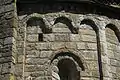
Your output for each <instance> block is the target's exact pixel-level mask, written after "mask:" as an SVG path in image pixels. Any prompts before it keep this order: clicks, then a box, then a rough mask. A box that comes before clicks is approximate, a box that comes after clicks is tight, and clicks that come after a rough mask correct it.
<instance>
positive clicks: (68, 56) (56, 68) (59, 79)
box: [51, 52, 85, 80]
mask: <svg viewBox="0 0 120 80" xmlns="http://www.w3.org/2000/svg"><path fill="white" fill-rule="evenodd" d="M51 69H52V80H80V77H81V76H80V71H84V70H85V68H84V65H83V62H82V61H81V59H80V58H79V57H78V56H76V55H74V54H72V53H68V52H62V53H59V54H57V55H56V56H55V57H54V58H53V60H52V62H51Z"/></svg>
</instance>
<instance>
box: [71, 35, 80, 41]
mask: <svg viewBox="0 0 120 80" xmlns="http://www.w3.org/2000/svg"><path fill="white" fill-rule="evenodd" d="M70 41H77V42H78V41H81V36H80V35H79V34H70Z"/></svg>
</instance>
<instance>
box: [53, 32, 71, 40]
mask: <svg viewBox="0 0 120 80" xmlns="http://www.w3.org/2000/svg"><path fill="white" fill-rule="evenodd" d="M55 41H58V42H60V41H61V42H65V41H70V35H69V34H55Z"/></svg>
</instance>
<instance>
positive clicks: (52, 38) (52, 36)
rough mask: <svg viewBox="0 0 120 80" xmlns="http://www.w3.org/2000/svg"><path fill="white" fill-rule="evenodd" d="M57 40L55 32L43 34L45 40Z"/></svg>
mask: <svg viewBox="0 0 120 80" xmlns="http://www.w3.org/2000/svg"><path fill="white" fill-rule="evenodd" d="M54 40H55V36H54V34H43V41H46V42H49V41H50V42H52V41H54Z"/></svg>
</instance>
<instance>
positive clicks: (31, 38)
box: [27, 34, 38, 42]
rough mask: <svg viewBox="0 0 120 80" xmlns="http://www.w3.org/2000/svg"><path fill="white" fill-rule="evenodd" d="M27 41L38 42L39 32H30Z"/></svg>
mask: <svg viewBox="0 0 120 80" xmlns="http://www.w3.org/2000/svg"><path fill="white" fill-rule="evenodd" d="M27 41H29V42H37V41H38V34H29V35H28V36H27Z"/></svg>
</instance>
